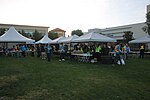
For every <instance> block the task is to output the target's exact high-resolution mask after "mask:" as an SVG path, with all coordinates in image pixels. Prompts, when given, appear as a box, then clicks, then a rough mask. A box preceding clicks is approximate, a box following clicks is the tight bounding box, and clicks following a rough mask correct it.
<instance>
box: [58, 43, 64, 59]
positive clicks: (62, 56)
mask: <svg viewBox="0 0 150 100" xmlns="http://www.w3.org/2000/svg"><path fill="white" fill-rule="evenodd" d="M59 52H60V56H59V61H65V58H64V53H65V49H64V46H63V43H61V44H60V45H59Z"/></svg>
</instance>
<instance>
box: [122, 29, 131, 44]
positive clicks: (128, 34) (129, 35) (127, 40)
mask: <svg viewBox="0 0 150 100" xmlns="http://www.w3.org/2000/svg"><path fill="white" fill-rule="evenodd" d="M124 33H125V34H124V35H123V37H124V39H123V42H124V43H128V42H129V41H131V40H132V39H133V32H131V31H126V32H124Z"/></svg>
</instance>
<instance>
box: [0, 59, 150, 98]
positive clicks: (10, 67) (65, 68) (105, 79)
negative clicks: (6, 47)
mask: <svg viewBox="0 0 150 100" xmlns="http://www.w3.org/2000/svg"><path fill="white" fill-rule="evenodd" d="M126 63H127V64H126V65H125V66H115V67H112V66H111V65H104V64H89V63H80V62H76V61H71V60H66V61H65V62H59V61H58V59H57V58H53V59H52V61H51V62H47V61H46V60H41V59H40V58H36V57H27V58H13V57H0V100H149V99H150V58H145V59H137V58H134V59H133V58H132V59H129V60H128V61H127V62H126Z"/></svg>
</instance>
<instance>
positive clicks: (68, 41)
mask: <svg viewBox="0 0 150 100" xmlns="http://www.w3.org/2000/svg"><path fill="white" fill-rule="evenodd" d="M78 37H79V36H78V35H72V36H70V37H67V38H65V39H62V40H61V41H60V42H62V43H70V42H72V40H73V39H76V38H78Z"/></svg>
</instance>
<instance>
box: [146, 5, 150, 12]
mask: <svg viewBox="0 0 150 100" xmlns="http://www.w3.org/2000/svg"><path fill="white" fill-rule="evenodd" d="M148 12H150V4H149V5H147V13H148Z"/></svg>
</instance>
